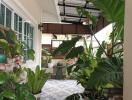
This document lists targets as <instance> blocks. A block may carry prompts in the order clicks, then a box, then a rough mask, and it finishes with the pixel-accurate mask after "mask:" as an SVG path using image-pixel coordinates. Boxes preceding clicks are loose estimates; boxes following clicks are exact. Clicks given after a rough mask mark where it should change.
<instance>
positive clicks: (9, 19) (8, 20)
mask: <svg viewBox="0 0 132 100" xmlns="http://www.w3.org/2000/svg"><path fill="white" fill-rule="evenodd" d="M11 14H12V12H11V10H9V9H8V8H6V27H9V28H11Z"/></svg>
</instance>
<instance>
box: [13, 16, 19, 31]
mask: <svg viewBox="0 0 132 100" xmlns="http://www.w3.org/2000/svg"><path fill="white" fill-rule="evenodd" d="M17 27H18V15H17V14H14V30H15V31H18V28H17Z"/></svg>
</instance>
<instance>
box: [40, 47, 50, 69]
mask: <svg viewBox="0 0 132 100" xmlns="http://www.w3.org/2000/svg"><path fill="white" fill-rule="evenodd" d="M41 59H42V62H41V66H42V67H49V66H50V63H51V59H52V56H51V53H50V52H49V51H48V50H47V49H46V48H44V49H43V50H42V58H41Z"/></svg>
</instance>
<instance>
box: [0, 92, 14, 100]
mask: <svg viewBox="0 0 132 100" xmlns="http://www.w3.org/2000/svg"><path fill="white" fill-rule="evenodd" d="M0 96H1V98H2V97H3V98H7V99H11V100H16V95H15V93H13V91H10V90H4V91H3V92H2V93H0Z"/></svg>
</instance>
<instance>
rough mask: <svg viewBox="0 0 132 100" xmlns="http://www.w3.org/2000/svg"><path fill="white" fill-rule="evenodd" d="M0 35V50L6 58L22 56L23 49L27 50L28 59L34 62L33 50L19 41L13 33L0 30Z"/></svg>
mask: <svg viewBox="0 0 132 100" xmlns="http://www.w3.org/2000/svg"><path fill="white" fill-rule="evenodd" d="M0 34H1V35H0V48H1V49H2V50H3V54H4V55H6V57H7V58H9V59H14V58H15V57H16V56H24V49H25V48H27V49H28V50H27V52H28V53H27V54H28V57H29V59H32V60H34V53H35V52H34V50H33V49H30V48H29V47H28V46H27V45H26V44H25V43H24V42H22V41H19V40H18V39H17V36H16V33H15V32H14V31H12V30H10V29H4V28H0Z"/></svg>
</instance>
